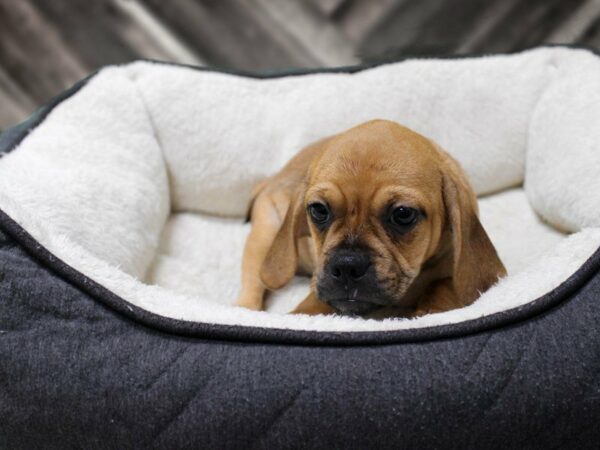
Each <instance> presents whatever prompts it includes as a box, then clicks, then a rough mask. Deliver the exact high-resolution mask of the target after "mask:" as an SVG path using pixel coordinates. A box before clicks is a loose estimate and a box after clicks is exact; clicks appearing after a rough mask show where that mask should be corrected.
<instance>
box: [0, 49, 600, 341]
mask: <svg viewBox="0 0 600 450" xmlns="http://www.w3.org/2000/svg"><path fill="white" fill-rule="evenodd" d="M543 47H566V48H576V49H583V50H589V51H591V52H592V53H594V54H596V55H600V53H598V52H597V51H594V50H593V49H589V48H586V47H581V46H565V45H548V46H540V47H534V48H543ZM466 57H475V55H471V56H462V55H461V56H458V57H453V56H448V57H446V58H445V59H460V58H466ZM428 58H429V59H431V57H428ZM404 60H405V59H404ZM156 63H160V64H168V65H175V66H181V67H190V68H194V69H198V70H210V69H207V68H203V67H194V66H186V65H180V64H170V63H162V62H156ZM384 64H387V62H386V63H384ZM377 65H381V64H372V65H367V66H355V67H351V68H341V69H330V70H315V71H303V72H301V73H298V72H288V73H283V74H281V76H290V75H300V74H304V73H317V72H336V71H337V72H343V71H347V72H350V73H352V72H357V71H359V70H364V69H367V68H370V67H375V66H377ZM220 72H224V71H220ZM224 73H232V74H233V73H234V72H224ZM235 74H240V73H235ZM93 75H94V74H92V75H90V76H89V77H87V78H86V79H84V80H82V81H80V82H79V83H77V84H76V85H74V86H73V87H72V88H71V89H69V90H67V91H65V92H64V93H63V94H61V95H59V96H57V97H56V98H55V99H53V100H52V101H51V102H50V103H49V104H48V105H47V106H46V107H44V108H42V109H41V110H40V111H38V112H37V113H36V114H34V115H33V116H32V117H31V118H30V119H29V120H28V121H26V122H24V123H23V124H21V125H19V126H17V127H15V128H13V129H11V130H9V131H8V132H6V133H4V134H2V135H0V154H1V153H3V152H8V151H10V150H13V149H14V148H15V147H16V146H17V145H18V144H19V143H20V142H21V141H22V140H23V139H25V137H26V136H27V135H28V134H29V133H30V132H31V131H32V130H33V129H34V128H35V127H36V126H38V125H39V124H40V123H41V122H42V121H43V120H44V119H45V118H46V117H47V116H48V114H49V113H50V112H51V111H52V109H53V108H54V107H56V106H57V105H58V104H59V103H60V102H62V101H63V100H65V99H67V98H69V97H70V96H72V95H73V94H75V93H76V92H77V91H78V90H79V89H80V88H81V87H82V86H84V85H85V84H86V82H87V81H88V80H89V79H90V78H91V77H92V76H93ZM254 77H257V78H265V77H266V78H274V77H277V76H276V75H256V74H255V75H254ZM4 143H6V145H4ZM0 228H1V229H2V230H4V231H5V232H6V234H7V235H8V236H10V237H11V238H12V239H13V240H14V241H15V242H17V243H18V244H19V245H20V246H21V247H22V248H23V249H24V250H25V251H26V252H27V253H28V254H29V255H31V256H32V258H33V259H34V260H36V261H38V262H39V263H41V264H42V265H44V266H45V267H47V268H49V269H50V270H51V271H53V272H54V273H56V274H57V275H58V276H60V277H61V278H62V279H64V280H65V281H67V282H69V283H70V284H72V285H74V286H76V287H77V288H79V289H80V290H81V291H83V292H85V293H86V294H88V295H90V296H91V297H92V298H94V299H96V300H98V301H100V302H101V303H102V304H104V305H105V306H107V307H109V308H110V309H112V310H115V311H117V312H118V313H120V314H122V315H123V316H125V317H127V318H128V319H130V320H132V321H134V322H136V323H142V324H144V325H146V326H149V327H152V328H155V329H158V330H160V331H162V332H165V333H169V334H176V335H182V336H186V337H194V338H202V339H216V340H226V341H236V342H239V341H242V342H263V343H272V344H300V345H316V346H321V345H324V346H351V345H387V344H397V343H408V342H423V341H430V340H436V339H449V338H458V337H461V336H467V335H470V334H475V333H480V332H485V331H492V330H494V329H498V328H500V327H506V326H511V325H516V324H518V323H519V322H523V321H525V320H529V319H532V318H534V317H536V316H541V315H543V314H548V313H550V312H551V310H552V309H553V308H555V307H558V306H559V305H561V304H563V303H566V302H568V301H570V300H571V299H572V296H573V295H574V294H576V292H577V291H578V290H579V289H580V288H581V287H583V286H584V285H585V284H586V283H587V282H588V281H589V280H590V279H591V278H592V277H593V276H594V275H596V274H597V273H598V272H599V271H600V248H598V249H597V250H596V251H595V252H594V254H593V255H592V256H591V257H590V258H589V259H588V260H587V261H586V262H585V263H584V264H583V265H582V266H581V267H580V268H579V269H578V270H577V271H575V272H574V273H573V274H572V275H571V276H570V277H569V278H568V279H567V280H566V281H564V282H563V283H561V284H560V285H559V286H558V287H556V288H555V289H553V290H552V291H550V292H548V293H546V294H544V295H543V296H541V297H539V298H537V299H536V300H533V301H531V302H529V303H526V304H525V305H522V306H519V307H516V308H513V309H509V310H506V311H502V312H498V313H494V314H491V315H489V316H484V317H481V318H478V319H472V320H468V321H464V322H459V323H455V324H447V325H438V326H433V327H427V328H414V329H406V330H391V331H362V332H323V331H302V330H288V329H278V328H260V327H250V326H243V325H220V324H211V323H202V322H188V321H183V320H177V319H171V318H168V317H164V316H160V315H158V314H154V313H151V312H149V311H146V310H144V309H142V308H140V307H137V306H135V305H132V304H131V303H129V302H127V301H126V300H124V299H123V298H121V297H119V296H118V295H116V294H115V293H114V292H112V291H110V290H108V289H107V288H105V287H103V286H101V285H100V284H98V283H96V282H95V281H93V280H92V279H90V278H88V277H87V276H85V275H84V274H82V273H81V272H79V271H78V270H76V269H74V268H73V267H71V266H69V265H68V264H67V263H65V262H64V261H62V260H61V259H59V258H57V257H56V256H55V255H53V254H52V253H51V252H50V251H49V250H47V249H46V248H45V247H43V246H42V245H41V244H40V243H39V242H37V241H36V240H35V238H33V236H31V234H29V233H28V232H27V231H26V230H25V229H24V228H23V227H22V226H21V225H19V224H18V223H17V222H16V221H14V220H13V219H12V218H11V217H9V216H8V215H7V214H6V213H5V212H4V211H2V210H0Z"/></svg>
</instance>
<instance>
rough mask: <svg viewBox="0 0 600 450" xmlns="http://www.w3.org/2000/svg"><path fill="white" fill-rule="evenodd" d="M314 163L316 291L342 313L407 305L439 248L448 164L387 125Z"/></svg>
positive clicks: (338, 141) (353, 136)
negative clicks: (406, 299)
mask: <svg viewBox="0 0 600 450" xmlns="http://www.w3.org/2000/svg"><path fill="white" fill-rule="evenodd" d="M324 145H326V148H325V150H324V151H323V153H322V155H321V157H320V158H317V159H315V161H313V163H312V165H311V167H310V170H309V175H308V180H307V182H308V185H307V189H306V193H305V195H304V207H305V209H306V214H307V221H308V224H309V228H310V234H311V236H312V239H313V241H314V246H315V249H316V254H317V267H316V271H315V274H314V278H313V282H314V285H313V289H315V290H316V293H317V296H318V298H319V299H320V300H321V301H323V302H325V303H328V304H329V305H331V306H332V307H333V308H334V309H336V310H337V311H339V312H341V313H348V314H359V315H365V314H368V313H371V312H373V311H375V310H376V309H379V308H381V307H383V306H388V305H399V306H406V307H410V306H411V305H403V304H402V302H403V299H404V297H405V294H406V292H407V290H408V288H409V287H410V286H411V284H412V283H413V281H414V280H415V278H416V277H417V276H418V275H419V273H420V272H421V269H422V267H423V265H424V264H425V263H426V261H428V260H429V259H430V258H431V257H432V256H433V255H434V254H435V253H436V252H437V251H438V250H439V247H440V239H441V236H442V233H443V226H444V222H445V221H444V216H445V209H444V205H443V198H442V187H443V170H444V168H443V164H444V163H443V161H442V158H441V155H440V152H439V151H438V150H437V149H436V148H435V147H434V146H433V144H432V143H431V142H430V141H429V140H427V139H425V138H424V137H422V136H420V135H418V134H416V133H414V132H411V131H410V130H408V129H406V128H403V127H399V126H395V125H393V124H392V125H390V123H388V122H376V123H370V124H368V126H363V127H357V128H354V129H352V130H351V132H347V133H344V134H341V135H338V136H336V137H334V138H332V139H330V140H329V141H328V142H327V143H326V144H324Z"/></svg>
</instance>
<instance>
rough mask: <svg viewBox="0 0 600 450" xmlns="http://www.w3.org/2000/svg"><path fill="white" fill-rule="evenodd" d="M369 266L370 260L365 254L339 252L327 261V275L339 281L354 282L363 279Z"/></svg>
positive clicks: (346, 251)
mask: <svg viewBox="0 0 600 450" xmlns="http://www.w3.org/2000/svg"><path fill="white" fill-rule="evenodd" d="M370 266H371V258H370V257H369V254H368V253H367V252H365V251H362V250H340V251H338V252H336V253H335V254H334V255H333V256H332V257H331V259H330V260H329V273H330V274H331V276H332V277H333V278H335V279H337V280H340V281H342V280H345V281H354V280H359V279H361V278H362V277H364V276H365V274H366V273H367V270H368V269H369V267H370Z"/></svg>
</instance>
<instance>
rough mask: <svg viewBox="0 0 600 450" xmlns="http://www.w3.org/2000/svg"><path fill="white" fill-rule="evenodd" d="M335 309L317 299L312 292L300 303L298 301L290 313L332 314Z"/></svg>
mask: <svg viewBox="0 0 600 450" xmlns="http://www.w3.org/2000/svg"><path fill="white" fill-rule="evenodd" d="M334 312H335V311H334V310H333V308H332V307H331V306H329V305H327V304H325V303H323V302H322V301H320V300H319V299H317V297H316V296H315V295H314V294H313V293H310V294H308V297H306V298H305V299H304V300H303V301H302V303H300V304H299V305H298V306H296V308H294V310H292V311H291V312H290V314H308V315H311V316H316V315H318V314H333V313H334Z"/></svg>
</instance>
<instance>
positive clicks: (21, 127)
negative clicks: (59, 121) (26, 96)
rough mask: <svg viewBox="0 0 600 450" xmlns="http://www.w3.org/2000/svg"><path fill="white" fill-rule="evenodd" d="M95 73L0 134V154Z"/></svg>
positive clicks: (13, 146) (20, 140) (81, 86)
mask: <svg viewBox="0 0 600 450" xmlns="http://www.w3.org/2000/svg"><path fill="white" fill-rule="evenodd" d="M96 73H97V72H93V73H92V74H90V75H88V76H87V77H85V78H84V79H82V80H79V81H78V82H77V83H75V84H74V85H73V86H71V87H70V88H69V89H67V90H66V91H63V92H61V93H60V94H59V95H57V96H56V97H54V98H52V100H50V101H49V102H48V103H47V104H46V105H44V106H42V107H41V108H40V109H38V110H37V111H36V112H34V113H33V114H32V115H31V117H29V119H27V120H25V121H24V122H21V123H20V124H18V125H16V126H14V127H12V128H9V129H8V130H6V131H5V132H4V133H2V134H0V156H2V154H3V153H9V152H11V151H13V150H14V149H15V148H16V147H17V146H18V145H19V144H20V143H21V142H22V141H23V140H24V139H25V138H26V137H27V136H28V135H29V133H31V132H32V131H33V130H34V129H35V128H36V127H37V126H38V125H39V124H41V123H42V122H43V121H44V120H45V119H46V117H48V115H49V114H50V113H51V112H52V111H53V110H54V108H56V107H57V106H58V105H59V104H61V103H62V102H63V101H65V100H67V99H68V98H70V97H72V96H73V95H75V94H76V93H77V92H79V90H80V89H81V88H83V87H84V86H85V85H86V84H87V82H88V81H89V80H90V79H91V78H93V77H94V76H95V75H96Z"/></svg>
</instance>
